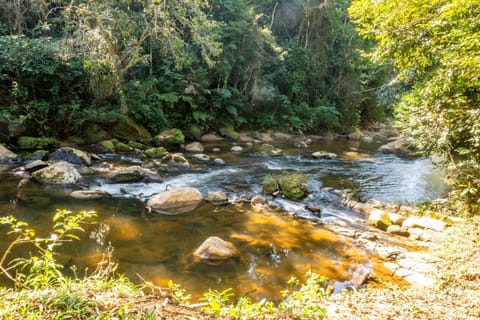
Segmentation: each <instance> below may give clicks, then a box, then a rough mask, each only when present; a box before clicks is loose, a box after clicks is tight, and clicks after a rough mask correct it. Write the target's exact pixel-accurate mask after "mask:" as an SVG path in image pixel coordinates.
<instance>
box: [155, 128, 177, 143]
mask: <svg viewBox="0 0 480 320" xmlns="http://www.w3.org/2000/svg"><path fill="white" fill-rule="evenodd" d="M153 141H154V143H155V145H156V146H157V147H167V146H174V145H180V144H182V143H184V142H185V136H184V135H183V132H182V131H181V130H179V129H170V130H166V131H163V132H161V133H159V134H157V135H156V136H155V138H154V140H153Z"/></svg>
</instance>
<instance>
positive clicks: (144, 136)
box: [111, 118, 152, 143]
mask: <svg viewBox="0 0 480 320" xmlns="http://www.w3.org/2000/svg"><path fill="white" fill-rule="evenodd" d="M111 132H112V134H113V136H114V137H115V138H118V139H122V140H126V141H137V142H141V143H149V142H150V141H151V140H152V136H151V134H150V132H148V130H147V129H145V127H144V126H142V125H141V124H139V123H137V122H135V120H133V119H131V118H127V119H126V121H123V122H119V123H117V124H115V125H114V126H113V127H112V130H111Z"/></svg>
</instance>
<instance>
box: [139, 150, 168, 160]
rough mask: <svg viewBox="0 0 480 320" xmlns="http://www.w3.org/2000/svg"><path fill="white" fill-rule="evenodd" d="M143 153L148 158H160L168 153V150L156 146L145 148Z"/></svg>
mask: <svg viewBox="0 0 480 320" xmlns="http://www.w3.org/2000/svg"><path fill="white" fill-rule="evenodd" d="M145 154H146V155H147V156H149V157H150V158H155V159H161V158H163V157H165V156H166V155H168V151H167V149H165V148H164V147H157V148H150V149H147V150H145Z"/></svg>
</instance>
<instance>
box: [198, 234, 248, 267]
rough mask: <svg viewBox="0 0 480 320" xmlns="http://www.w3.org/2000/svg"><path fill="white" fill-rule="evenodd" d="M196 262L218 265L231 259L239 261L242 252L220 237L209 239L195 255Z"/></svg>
mask: <svg viewBox="0 0 480 320" xmlns="http://www.w3.org/2000/svg"><path fill="white" fill-rule="evenodd" d="M193 256H194V259H195V261H196V262H203V263H206V264H210V265H217V264H219V263H222V262H223V261H226V260H230V259H239V258H240V252H239V251H238V250H237V248H235V246H234V245H233V244H232V243H231V242H228V241H225V240H223V239H220V238H219V237H209V238H208V239H207V240H205V241H204V242H203V243H202V244H201V245H200V247H198V248H197V250H195V252H194V253H193Z"/></svg>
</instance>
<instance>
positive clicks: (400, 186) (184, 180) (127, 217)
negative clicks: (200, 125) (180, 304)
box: [0, 141, 444, 298]
mask: <svg viewBox="0 0 480 320" xmlns="http://www.w3.org/2000/svg"><path fill="white" fill-rule="evenodd" d="M220 147H222V148H223V149H226V148H227V147H226V146H220ZM211 148H212V146H207V151H206V153H208V151H209V150H211ZM352 148H353V149H352ZM375 149H376V145H363V144H358V143H357V144H352V143H349V142H338V141H337V142H335V143H321V144H320V143H319V144H314V145H312V146H311V147H310V149H309V150H306V149H289V148H285V155H284V156H281V157H266V156H262V155H259V154H257V153H255V152H253V151H250V150H246V151H245V152H244V153H242V154H235V153H230V152H223V153H222V152H220V153H213V152H211V153H209V155H210V156H211V157H219V158H222V159H224V160H225V162H226V164H225V165H214V164H211V163H210V164H208V165H205V164H196V165H194V166H193V167H191V168H189V169H176V170H168V171H162V172H161V175H162V178H163V179H164V181H163V182H155V183H129V184H109V183H107V182H106V181H105V180H104V179H103V178H102V177H101V176H91V177H89V178H88V179H87V183H88V188H90V189H95V190H103V191H107V192H109V193H110V194H111V195H112V197H111V198H107V199H102V200H95V201H92V200H88V201H81V200H76V199H73V198H71V197H69V194H70V192H71V191H73V190H74V189H71V188H63V187H55V186H45V185H40V184H37V183H34V182H29V183H28V184H27V185H26V186H25V187H24V188H23V189H22V191H21V196H20V197H19V196H18V194H17V190H16V185H17V183H18V181H19V179H20V178H19V177H16V176H14V175H13V174H11V173H10V172H11V169H12V168H13V167H9V168H7V169H6V170H2V171H0V176H1V177H0V178H1V181H0V185H1V187H0V214H1V215H6V214H14V215H15V216H16V217H17V218H19V219H22V220H25V221H28V222H29V223H30V224H31V225H32V226H33V227H34V228H36V229H37V230H39V232H40V234H41V233H47V232H48V231H49V230H50V226H51V217H52V216H53V214H54V212H55V209H57V208H66V209H68V210H71V211H73V212H79V211H82V210H95V211H97V212H98V214H99V224H98V225H96V226H94V227H91V228H89V229H87V234H86V235H85V236H84V237H83V239H84V240H82V241H80V242H75V243H69V244H67V245H65V246H64V247H62V255H61V256H60V258H59V259H60V262H61V263H62V264H65V265H66V266H69V265H72V264H75V265H78V266H81V267H90V268H91V267H93V266H95V264H96V263H98V262H99V261H100V259H101V258H102V252H104V251H105V250H106V247H107V246H108V245H109V244H111V245H112V246H113V247H114V248H115V251H114V257H115V259H117V260H118V261H119V266H120V269H119V270H120V271H121V272H123V273H125V274H127V275H128V276H129V277H130V278H132V279H134V280H135V279H139V278H138V277H137V274H138V275H141V277H142V278H143V279H146V280H149V281H152V282H154V283H155V284H157V285H159V286H162V287H165V286H166V284H167V281H168V280H169V279H172V280H173V281H174V282H177V283H180V284H182V285H183V286H184V287H186V288H187V289H188V290H189V291H190V292H192V293H193V295H194V296H195V297H198V296H199V295H200V294H201V293H203V292H205V291H206V290H207V289H208V288H215V289H219V290H223V289H225V288H228V287H232V288H234V290H235V291H236V292H237V293H238V294H249V295H250V296H252V297H255V298H262V297H270V298H272V297H278V296H279V292H280V290H281V289H283V288H284V287H285V284H286V281H287V280H288V279H289V278H290V276H292V275H294V276H297V277H301V276H302V275H303V274H304V273H305V272H306V271H308V270H313V271H315V272H317V273H320V274H323V275H325V276H327V277H328V278H330V279H332V280H334V281H336V282H337V283H342V282H345V281H348V280H349V279H350V278H351V277H352V275H353V274H354V273H355V272H356V270H358V269H359V268H373V269H375V271H376V273H377V274H380V275H381V274H382V273H385V272H384V270H381V267H380V266H379V264H376V263H375V259H374V258H372V257H371V256H369V255H368V254H367V253H366V252H364V251H363V250H362V249H360V248H358V247H357V246H355V245H354V244H353V243H351V242H350V241H349V240H348V238H345V237H343V236H340V235H338V234H336V233H335V232H333V231H331V230H330V229H329V228H328V225H329V224H334V225H340V226H343V227H345V228H354V229H355V230H362V229H365V230H367V229H368V226H366V225H364V222H363V219H362V216H361V215H360V214H358V213H355V212H353V211H351V210H349V209H347V208H345V207H344V206H342V205H341V204H340V203H339V202H338V201H337V200H336V199H335V197H334V196H333V195H332V194H331V193H329V192H325V191H323V188H324V187H332V188H336V189H344V188H349V189H354V190H355V191H356V192H357V193H358V194H359V195H360V196H362V197H365V198H377V199H379V200H382V201H390V202H415V201H422V200H426V199H429V198H433V197H437V196H438V195H440V194H442V192H444V189H443V188H444V187H443V185H442V184H441V183H440V182H439V181H440V180H439V174H438V173H437V172H435V171H434V170H433V168H432V166H431V164H430V162H429V161H428V160H426V159H402V158H399V157H396V156H393V155H385V154H380V153H377V152H376V151H375ZM317 150H327V151H329V152H335V153H337V154H338V158H336V159H333V160H320V159H313V158H312V157H311V156H310V154H311V152H312V151H317ZM104 159H105V160H106V161H109V162H112V163H117V164H121V165H125V166H126V165H138V164H139V160H138V159H135V158H128V157H122V158H118V157H117V156H114V155H108V156H105V157H104ZM4 169H5V167H4ZM282 171H301V172H304V173H306V174H308V177H309V181H308V183H309V186H310V195H309V196H308V197H307V198H305V199H303V200H302V201H300V202H296V201H290V200H287V199H284V198H281V197H277V198H270V199H269V200H270V203H271V205H272V206H273V207H274V208H277V209H272V208H271V209H268V210H265V209H264V210H254V208H252V207H250V205H249V204H248V203H247V204H244V205H243V204H233V203H230V204H228V205H224V206H213V205H211V204H209V203H207V202H205V201H204V202H202V204H201V205H200V206H199V207H198V208H197V209H196V210H195V211H194V212H191V213H186V214H181V215H177V216H163V215H154V214H146V213H145V208H144V204H143V203H142V202H141V201H146V200H147V199H149V198H150V197H151V195H153V194H155V193H158V192H160V191H163V190H165V189H166V188H167V187H169V186H170V187H172V188H176V187H183V186H190V187H196V188H198V189H199V190H200V191H201V192H202V194H203V195H204V196H206V195H207V194H208V193H209V192H212V191H224V192H226V193H227V194H228V196H229V199H230V200H235V199H239V198H242V197H245V198H250V197H252V196H254V195H258V194H261V192H262V181H263V178H264V177H265V175H267V174H271V173H276V172H282ZM135 196H136V198H135ZM139 199H140V201H139ZM305 206H312V207H318V208H321V210H322V213H321V217H317V216H315V215H313V214H312V213H311V212H310V211H308V210H307V209H305ZM299 218H301V219H299ZM210 236H218V237H220V238H222V239H224V240H226V241H230V242H232V243H233V244H234V245H235V246H236V247H237V249H238V250H239V251H240V253H241V260H240V261H232V262H229V263H225V264H221V265H216V266H210V265H198V264H195V263H193V259H192V253H193V252H194V250H195V249H196V248H197V247H198V246H200V244H201V243H202V242H203V241H204V240H206V239H207V238H208V237H210ZM5 240H6V239H2V240H0V245H1V246H2V247H4V246H5V245H6V241H5ZM385 276H387V275H386V274H385Z"/></svg>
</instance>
